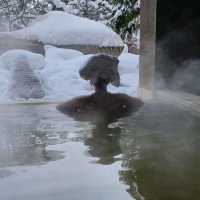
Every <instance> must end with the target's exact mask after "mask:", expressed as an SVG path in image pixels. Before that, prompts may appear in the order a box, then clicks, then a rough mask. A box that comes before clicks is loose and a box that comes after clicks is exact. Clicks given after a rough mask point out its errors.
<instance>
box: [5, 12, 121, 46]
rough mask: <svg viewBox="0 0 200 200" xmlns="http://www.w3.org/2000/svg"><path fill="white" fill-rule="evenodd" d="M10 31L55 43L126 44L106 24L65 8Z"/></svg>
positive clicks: (46, 42)
mask: <svg viewBox="0 0 200 200" xmlns="http://www.w3.org/2000/svg"><path fill="white" fill-rule="evenodd" d="M4 34H5V33H4ZM6 34H8V35H11V36H13V37H15V38H18V39H27V40H33V41H40V42H42V43H44V44H51V45H97V46H102V47H104V46H106V47H109V46H112V47H115V46H123V45H124V44H123V41H122V40H121V38H120V36H119V35H118V34H117V33H115V32H114V31H113V30H112V29H111V28H109V27H107V26H106V25H105V24H103V23H100V22H96V21H92V20H89V19H86V18H83V17H78V16H75V15H71V14H68V13H66V12H62V11H51V12H49V13H47V14H45V15H42V16H40V17H39V18H37V19H36V20H35V21H34V23H33V24H31V25H30V26H29V27H27V28H24V29H21V30H17V31H13V32H10V33H6Z"/></svg>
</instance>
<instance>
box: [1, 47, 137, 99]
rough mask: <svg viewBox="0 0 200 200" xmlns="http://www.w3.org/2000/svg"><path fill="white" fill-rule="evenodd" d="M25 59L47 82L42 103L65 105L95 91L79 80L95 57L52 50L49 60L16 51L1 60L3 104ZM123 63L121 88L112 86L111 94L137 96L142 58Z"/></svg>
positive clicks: (122, 59) (133, 57)
mask: <svg viewBox="0 0 200 200" xmlns="http://www.w3.org/2000/svg"><path fill="white" fill-rule="evenodd" d="M48 51H49V52H48ZM21 55H23V56H26V57H27V58H28V62H29V63H30V66H31V68H32V69H33V70H34V72H36V73H37V76H39V77H40V78H41V80H43V88H44V90H45V94H46V96H45V97H44V98H43V99H42V100H47V101H64V100H69V99H71V98H74V97H76V96H80V95H86V94H90V93H92V92H93V91H94V90H93V88H92V87H91V86H90V84H89V82H88V81H85V80H83V79H81V78H80V76H79V69H80V68H81V67H82V66H83V65H84V64H85V63H86V62H87V61H88V59H89V58H90V56H92V55H82V54H81V53H80V52H77V51H75V52H74V51H73V50H72V51H71V50H64V49H57V48H53V47H52V48H46V55H49V56H47V57H45V58H44V57H43V56H41V55H38V54H34V53H31V52H28V51H24V50H13V51H8V52H6V53H5V54H3V55H2V56H0V101H1V102H2V101H7V100H9V98H8V95H7V92H8V90H9V86H10V84H11V82H12V78H11V77H12V76H11V74H12V69H13V68H14V66H15V64H16V61H17V60H18V59H19V57H20V56H21ZM50 55H51V56H50ZM63 56H64V58H63ZM119 61H120V63H119V73H120V77H121V85H120V87H119V88H116V87H113V86H111V85H109V88H108V89H109V91H110V92H123V93H126V94H129V95H131V96H133V95H136V94H137V88H138V79H139V72H138V66H137V65H138V56H137V55H133V54H129V53H125V54H122V55H121V56H119Z"/></svg>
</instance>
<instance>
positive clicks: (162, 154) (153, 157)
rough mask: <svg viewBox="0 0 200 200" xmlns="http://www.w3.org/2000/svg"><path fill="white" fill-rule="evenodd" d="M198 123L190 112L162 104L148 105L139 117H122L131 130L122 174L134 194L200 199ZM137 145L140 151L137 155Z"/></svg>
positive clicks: (176, 199)
mask: <svg viewBox="0 0 200 200" xmlns="http://www.w3.org/2000/svg"><path fill="white" fill-rule="evenodd" d="M134 120H135V123H131V122H133V121H134ZM199 122H200V121H199V118H196V117H194V116H192V115H191V114H189V113H187V112H184V111H181V110H178V109H176V108H175V107H174V106H172V105H169V106H166V105H165V106H163V105H162V104H161V105H150V106H149V105H147V106H146V107H144V108H143V109H142V110H141V111H140V113H139V114H138V116H137V117H132V118H129V119H127V120H126V121H125V120H123V123H122V126H123V129H124V130H127V129H128V130H129V131H131V132H130V134H128V135H129V136H128V135H126V136H125V137H126V139H127V138H128V137H130V139H128V140H129V143H127V142H126V143H125V145H124V147H123V150H122V151H123V153H124V159H123V163H124V166H125V167H126V168H127V169H128V170H122V171H121V172H120V177H121V179H122V180H123V181H124V182H125V183H126V184H127V185H129V187H130V188H129V192H130V194H131V195H132V196H135V197H136V196H137V199H143V198H142V197H144V199H148V200H169V199H170V200H194V199H199V196H200V170H199V168H200V154H199V151H200V134H199V131H200V123H199ZM130 141H132V142H130ZM137 145H139V147H138V153H139V154H138V156H137V158H135V153H134V152H135V151H136V147H137ZM132 152H133V154H132ZM138 193H139V195H138Z"/></svg>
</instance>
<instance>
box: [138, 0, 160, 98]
mask: <svg viewBox="0 0 200 200" xmlns="http://www.w3.org/2000/svg"><path fill="white" fill-rule="evenodd" d="M156 7H157V0H141V29H140V31H141V35H140V67H139V73H140V75H139V76H140V82H139V87H140V89H139V91H140V96H141V97H142V98H152V97H153V96H154V89H155V87H154V84H155V83H154V78H155V52H156V50H155V49H156Z"/></svg>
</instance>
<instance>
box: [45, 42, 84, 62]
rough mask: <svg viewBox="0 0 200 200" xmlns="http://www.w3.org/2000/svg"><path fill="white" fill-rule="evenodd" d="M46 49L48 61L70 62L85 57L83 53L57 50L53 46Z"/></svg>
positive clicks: (46, 46) (72, 50) (47, 46)
mask: <svg viewBox="0 0 200 200" xmlns="http://www.w3.org/2000/svg"><path fill="white" fill-rule="evenodd" d="M44 49H45V57H46V59H54V60H55V59H61V60H69V59H73V58H76V57H79V56H83V55H84V54H83V53H82V52H80V51H77V50H74V49H63V48H57V47H54V46H51V45H45V47H44Z"/></svg>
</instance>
